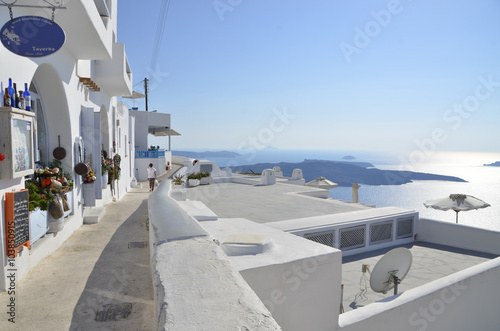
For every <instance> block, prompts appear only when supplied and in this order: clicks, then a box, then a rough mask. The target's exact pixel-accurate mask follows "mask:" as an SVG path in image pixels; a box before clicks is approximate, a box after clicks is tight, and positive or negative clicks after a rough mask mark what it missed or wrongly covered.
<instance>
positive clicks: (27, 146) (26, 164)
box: [12, 119, 31, 172]
mask: <svg viewBox="0 0 500 331" xmlns="http://www.w3.org/2000/svg"><path fill="white" fill-rule="evenodd" d="M30 131H31V120H29V121H25V120H20V119H13V120H12V143H13V152H14V155H13V157H14V172H21V171H26V170H29V169H31V132H30Z"/></svg>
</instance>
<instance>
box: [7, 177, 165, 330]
mask: <svg viewBox="0 0 500 331" xmlns="http://www.w3.org/2000/svg"><path fill="white" fill-rule="evenodd" d="M169 175H170V174H169V173H167V174H165V175H164V176H162V178H160V179H163V178H168V176H169ZM148 195H149V192H148V185H147V183H146V182H143V183H142V188H140V189H132V191H131V192H129V193H128V194H127V195H126V196H125V197H124V198H123V199H122V200H120V201H118V202H114V203H110V204H108V205H107V206H106V213H105V216H104V218H103V219H102V220H101V221H100V222H99V223H98V224H90V225H87V224H84V225H83V226H82V227H81V228H80V229H78V230H77V231H75V233H74V234H73V235H72V236H71V237H70V238H69V239H68V240H67V241H66V242H65V243H64V244H63V246H62V247H61V248H60V249H58V250H57V252H55V253H54V254H53V255H51V256H49V257H48V258H46V259H45V260H44V261H42V262H41V263H40V264H39V265H38V266H37V267H35V268H33V269H32V270H31V271H30V273H29V274H28V275H27V276H26V277H25V278H24V279H23V280H22V281H21V282H20V283H19V284H18V285H17V291H16V308H17V309H16V323H15V325H14V324H12V323H10V322H8V321H7V317H6V314H5V312H4V311H5V309H3V310H2V311H3V312H4V313H3V314H2V315H3V316H2V318H1V319H0V330H51V331H52V330H75V331H77V330H152V329H153V325H154V324H155V323H154V302H153V289H152V286H151V274H150V264H149V248H148V236H149V235H148V225H147V221H148V213H147V198H148ZM8 300H9V296H8V295H7V293H6V292H3V293H0V305H1V306H2V307H4V308H5V307H6V304H7V301H8Z"/></svg>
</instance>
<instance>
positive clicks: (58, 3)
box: [0, 0, 67, 23]
mask: <svg viewBox="0 0 500 331" xmlns="http://www.w3.org/2000/svg"><path fill="white" fill-rule="evenodd" d="M0 1H1V2H2V3H1V4H0V6H4V7H8V8H9V14H10V20H11V21H13V20H14V15H13V14H12V7H21V8H48V9H52V17H51V19H52V23H54V19H55V18H56V9H67V8H66V7H63V5H64V1H63V0H52V1H53V2H54V3H51V2H49V1H47V0H43V2H45V3H47V4H49V6H38V5H16V4H15V3H16V2H17V0H14V1H13V2H11V3H7V2H5V1H4V0H0Z"/></svg>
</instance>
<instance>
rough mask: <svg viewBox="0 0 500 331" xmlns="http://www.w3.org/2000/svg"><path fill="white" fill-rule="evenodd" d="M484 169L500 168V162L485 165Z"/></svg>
mask: <svg viewBox="0 0 500 331" xmlns="http://www.w3.org/2000/svg"><path fill="white" fill-rule="evenodd" d="M483 166H484V167H500V161H497V162H493V163H490V164H483Z"/></svg>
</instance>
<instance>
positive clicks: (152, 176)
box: [146, 163, 156, 192]
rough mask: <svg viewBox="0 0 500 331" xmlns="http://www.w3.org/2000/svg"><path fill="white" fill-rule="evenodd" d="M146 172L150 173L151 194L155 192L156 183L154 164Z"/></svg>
mask: <svg viewBox="0 0 500 331" xmlns="http://www.w3.org/2000/svg"><path fill="white" fill-rule="evenodd" d="M146 170H147V171H148V180H149V192H153V190H154V189H155V181H156V169H155V168H153V163H150V164H149V167H148V168H147V169H146Z"/></svg>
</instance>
